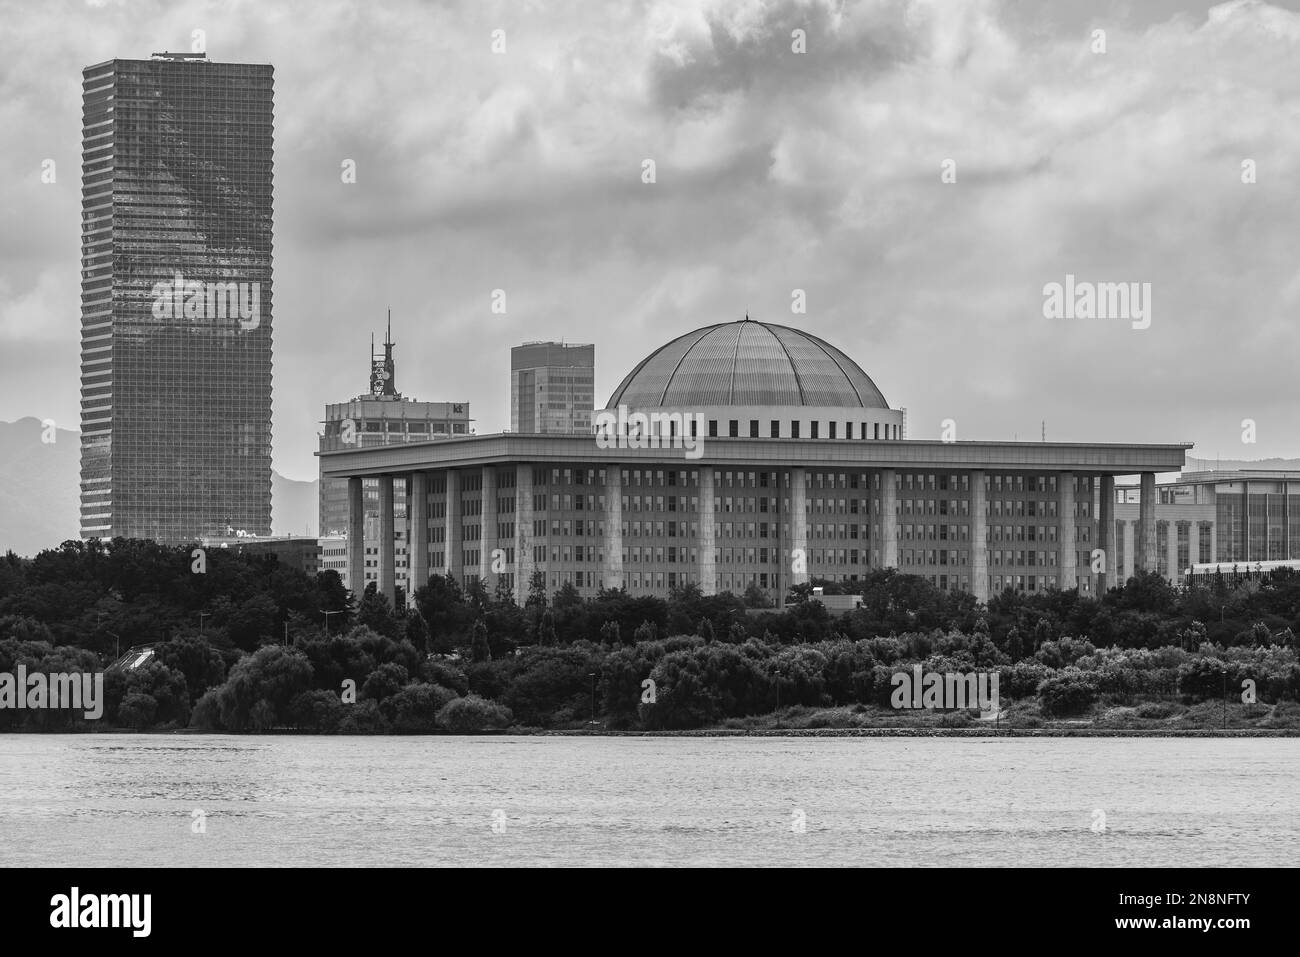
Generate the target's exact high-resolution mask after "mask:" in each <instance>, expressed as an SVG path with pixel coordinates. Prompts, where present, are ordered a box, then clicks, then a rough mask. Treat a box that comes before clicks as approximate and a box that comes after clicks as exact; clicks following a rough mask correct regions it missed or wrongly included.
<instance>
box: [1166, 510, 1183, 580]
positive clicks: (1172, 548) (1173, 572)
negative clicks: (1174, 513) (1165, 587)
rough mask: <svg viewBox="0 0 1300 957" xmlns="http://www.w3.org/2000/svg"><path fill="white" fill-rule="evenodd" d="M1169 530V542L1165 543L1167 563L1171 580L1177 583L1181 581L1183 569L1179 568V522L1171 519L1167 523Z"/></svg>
mask: <svg viewBox="0 0 1300 957" xmlns="http://www.w3.org/2000/svg"><path fill="white" fill-rule="evenodd" d="M1167 526H1168V528H1169V540H1168V541H1167V542H1165V548H1166V549H1167V551H1166V552H1165V554H1166V556H1167V557H1166V561H1167V562H1168V564H1169V580H1170V581H1172V582H1177V581H1179V580H1180V579H1181V575H1182V569H1181V568H1180V567H1179V566H1178V522H1177V521H1175V520H1174V519H1172V518H1171V519H1170V520H1169V521H1168V523H1167Z"/></svg>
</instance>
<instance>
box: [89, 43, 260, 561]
mask: <svg viewBox="0 0 1300 957" xmlns="http://www.w3.org/2000/svg"><path fill="white" fill-rule="evenodd" d="M272 86H273V68H272V67H271V66H269V65H253V64H234V63H213V62H209V61H208V60H207V59H206V58H204V57H202V56H198V57H194V56H188V55H186V56H171V55H159V56H157V57H155V58H154V59H151V60H110V61H108V62H106V63H101V64H98V65H96V66H91V67H87V68H86V69H85V70H84V71H83V84H82V88H83V131H82V157H83V161H82V274H81V314H82V317H81V321H82V364H81V383H82V385H81V393H82V452H81V533H82V536H83V537H109V536H116V535H122V536H129V537H140V538H153V539H157V540H159V541H163V542H186V541H192V540H195V539H197V538H199V537H203V536H209V535H220V534H223V533H226V532H227V531H228V530H240V529H242V530H244V531H246V532H248V533H250V534H257V535H266V534H269V533H270V531H271V330H272V323H271V314H272V303H273V297H272V285H271V259H272V136H273V130H272V125H273V91H272Z"/></svg>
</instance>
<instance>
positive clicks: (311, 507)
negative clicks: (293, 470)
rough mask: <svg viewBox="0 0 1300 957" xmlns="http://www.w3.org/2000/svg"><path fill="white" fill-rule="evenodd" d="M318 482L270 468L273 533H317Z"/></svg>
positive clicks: (309, 534)
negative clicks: (282, 473)
mask: <svg viewBox="0 0 1300 957" xmlns="http://www.w3.org/2000/svg"><path fill="white" fill-rule="evenodd" d="M317 484H318V483H317V482H316V481H315V480H314V479H313V480H312V481H310V482H300V481H298V479H291V478H285V477H284V476H283V475H281V474H280V473H279V472H276V471H272V472H271V533H272V534H273V535H306V536H308V537H309V538H315V537H316V525H317V523H318V522H319V520H320V502H319V500H318V498H317V495H316V486H317Z"/></svg>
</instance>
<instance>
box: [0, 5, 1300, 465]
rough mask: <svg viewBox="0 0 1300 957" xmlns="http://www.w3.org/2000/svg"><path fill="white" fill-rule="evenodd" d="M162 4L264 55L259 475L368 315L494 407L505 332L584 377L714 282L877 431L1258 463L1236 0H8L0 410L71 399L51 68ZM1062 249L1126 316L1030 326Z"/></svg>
mask: <svg viewBox="0 0 1300 957" xmlns="http://www.w3.org/2000/svg"><path fill="white" fill-rule="evenodd" d="M1099 27H1100V28H1103V29H1105V31H1106V39H1107V52H1106V53H1105V54H1096V53H1094V52H1092V50H1091V48H1090V42H1091V31H1092V30H1093V29H1095V28H1099ZM196 28H202V29H204V30H205V31H206V33H207V40H208V49H209V52H210V53H211V55H212V56H213V57H214V58H215V59H221V60H243V61H251V62H271V63H274V64H275V67H276V260H275V266H276V290H275V294H276V295H275V303H276V313H275V337H276V359H277V362H276V380H275V381H276V407H275V416H276V418H275V441H276V466H277V468H278V469H280V470H281V471H282V472H284V473H286V474H289V475H294V476H299V477H306V476H309V475H310V474H312V473H313V472H314V469H315V465H314V462H313V461H312V460H311V458H310V452H311V450H312V449H313V448H314V432H315V428H316V423H318V421H319V419H320V418H321V415H322V406H323V405H324V404H325V403H326V402H335V401H340V400H343V399H346V398H348V397H350V396H352V395H354V394H356V393H357V392H359V391H362V390H363V389H364V388H365V373H366V355H365V350H366V348H367V347H368V344H369V333H370V331H371V330H372V329H376V328H380V326H381V324H382V321H383V316H384V310H385V308H387V307H388V306H392V308H393V310H394V320H395V323H394V325H395V332H396V334H397V338H398V341H399V351H398V356H399V363H400V364H401V377H400V381H401V382H402V384H403V388H404V389H406V390H407V391H408V392H409V393H410V394H413V395H416V396H418V397H420V398H425V399H454V400H468V401H470V402H471V407H472V411H473V412H474V415H475V418H476V419H477V420H478V426H479V429H480V431H488V430H495V429H499V428H501V427H503V426H505V425H506V424H507V423H508V409H507V403H508V395H509V387H508V362H509V359H508V347H509V345H511V344H512V343H514V342H517V341H522V340H524V339H537V338H547V337H556V338H559V337H562V336H563V337H567V338H568V339H570V340H583V341H593V342H595V343H596V344H597V352H596V355H597V391H598V399H599V400H600V401H603V399H604V397H605V396H606V395H607V394H608V393H609V392H610V391H612V389H613V388H614V386H615V385H617V383H618V382H619V380H620V379H621V378H622V376H623V375H624V374H625V373H626V372H627V370H628V369H630V368H631V367H632V365H634V364H635V363H636V362H637V361H638V360H639V359H640V358H642V357H643V356H644V355H645V354H646V353H647V352H649V351H651V350H652V349H654V348H655V347H656V346H658V345H660V344H661V343H662V342H664V341H666V340H668V339H669V338H672V337H673V336H676V335H679V334H681V333H683V332H686V331H688V330H689V329H691V328H693V327H695V326H698V325H704V324H708V323H713V322H722V321H728V320H732V319H737V318H740V317H741V316H743V315H744V313H745V311H746V310H748V311H749V313H750V315H751V316H752V317H754V318H758V319H764V320H769V321H774V322H784V323H787V324H791V325H797V326H801V327H803V328H807V329H809V330H810V331H811V332H813V333H815V334H817V335H819V336H821V337H823V338H825V339H827V340H829V341H831V342H833V343H835V344H836V345H838V346H840V347H841V348H843V349H844V350H845V351H847V352H848V353H849V354H850V355H853V356H854V357H855V358H857V359H858V360H859V361H860V362H861V364H862V365H863V366H864V368H865V369H866V370H867V371H868V373H869V374H871V375H872V376H873V378H874V379H875V380H876V382H877V384H878V385H879V386H880V387H881V389H882V391H883V392H884V393H885V395H886V397H887V398H888V399H889V400H890V401H891V402H893V403H894V404H896V405H905V406H907V407H908V408H909V422H910V423H911V429H912V434H913V435H915V436H923V435H931V434H937V430H938V428H939V425H938V423H939V422H940V421H941V420H942V419H945V418H949V417H952V418H956V419H957V420H958V426H959V435H960V436H961V437H965V438H978V437H1009V436H1011V435H1013V434H1019V435H1020V436H1021V437H1037V435H1038V434H1039V429H1040V422H1041V421H1043V420H1046V421H1047V422H1048V436H1049V438H1060V439H1079V440H1084V439H1090V440H1112V441H1119V440H1149V441H1176V440H1182V439H1191V440H1195V441H1197V443H1198V449H1197V454H1203V455H1210V454H1212V453H1214V452H1220V451H1221V452H1223V454H1224V455H1225V456H1226V455H1235V456H1240V455H1241V454H1249V453H1251V452H1253V451H1254V448H1251V449H1249V450H1246V451H1245V452H1244V453H1243V449H1242V447H1241V446H1240V444H1239V441H1238V438H1239V434H1240V431H1239V428H1237V424H1238V423H1239V422H1240V419H1241V418H1243V417H1247V416H1249V417H1251V418H1255V419H1256V420H1257V421H1258V422H1259V424H1260V442H1259V445H1258V447H1257V448H1258V449H1259V454H1260V455H1264V454H1295V452H1296V449H1295V447H1294V439H1293V438H1292V436H1293V434H1294V429H1293V427H1292V423H1293V422H1294V400H1293V398H1291V394H1292V392H1293V390H1291V391H1288V389H1289V384H1290V383H1291V382H1293V381H1294V373H1293V371H1292V368H1291V366H1292V364H1293V362H1294V357H1295V356H1296V355H1297V354H1300V348H1297V347H1298V346H1300V331H1297V330H1298V329H1300V327H1298V326H1297V324H1296V323H1295V322H1294V321H1293V318H1292V317H1293V315H1294V309H1295V303H1296V301H1297V298H1298V297H1300V294H1298V293H1297V291H1296V290H1297V288H1300V286H1298V283H1300V280H1298V279H1297V273H1296V268H1295V261H1294V253H1293V248H1294V239H1293V235H1294V232H1295V227H1294V224H1295V222H1296V219H1297V213H1300V208H1298V205H1300V200H1298V199H1297V194H1296V191H1295V190H1294V188H1293V184H1294V183H1295V182H1296V181H1297V176H1298V174H1300V168H1297V166H1298V164H1300V148H1298V147H1300V128H1298V127H1297V126H1296V124H1295V123H1294V118H1295V116H1296V113H1297V108H1298V106H1300V75H1297V74H1296V72H1295V70H1294V68H1293V64H1294V63H1295V61H1296V52H1297V49H1296V47H1297V41H1298V40H1300V16H1298V15H1297V14H1296V13H1295V12H1292V11H1289V10H1285V9H1281V8H1279V7H1276V6H1271V5H1268V4H1265V3H1262V2H1258V0H1240V2H1232V3H1226V4H1221V5H1218V6H1212V7H1211V6H1208V5H1200V6H1197V5H1195V4H1192V3H1181V4H1180V3H1174V2H1173V0H1170V2H1162V3H1152V4H1149V5H1148V4H1124V3H1119V2H1115V3H1091V2H1090V3H1079V4H1064V3H1063V4H1052V5H1039V4H1030V3H1023V2H1018V0H1004V2H993V0H972V2H970V3H963V4H952V3H948V2H938V0H880V2H861V3H840V2H831V0H726V2H719V0H705V2H695V0H690V2H687V0H648V2H633V0H622V2H614V3H608V4H590V3H580V2H578V0H567V2H564V0H560V2H536V3H529V4H513V3H505V2H496V3H477V2H476V3H469V2H444V3H435V4H427V3H416V2H414V0H408V2H405V3H395V4H383V5H378V6H377V5H373V4H372V5H361V4H356V5H353V4H345V3H342V2H331V0H325V2H321V3H307V2H301V3H294V4H288V5H275V6H271V5H257V4H248V5H238V6H233V7H227V6H221V5H215V4H212V5H210V4H207V3H179V4H163V3H161V2H155V3H142V4H132V5H127V6H120V5H107V6H103V7H98V6H93V5H92V6H86V7H82V8H63V7H51V8H48V9H47V8H43V7H32V8H29V9H28V10H27V11H25V12H24V14H23V15H22V16H21V17H15V18H12V19H11V21H10V22H8V23H7V24H6V30H5V31H4V33H3V34H0V56H3V58H4V62H5V63H6V66H7V68H6V71H5V72H4V74H3V76H2V77H0V120H2V121H3V122H4V124H5V128H6V130H8V131H11V132H12V133H13V135H12V136H9V137H7V145H6V148H5V150H4V152H3V154H2V155H0V162H2V163H3V167H2V168H3V169H4V171H5V176H3V177H0V208H3V209H5V210H6V211H7V214H8V215H10V216H11V217H13V227H14V228H7V229H5V230H4V231H3V235H2V236H0V354H2V355H3V356H4V357H5V358H4V360H3V361H4V363H6V366H5V367H4V368H0V373H3V372H13V371H15V369H14V365H15V363H16V362H17V360H16V359H14V358H12V357H13V356H14V355H15V354H16V347H17V345H18V344H19V343H21V342H23V341H25V338H30V337H32V336H33V335H37V334H39V335H40V336H46V337H50V342H48V343H47V346H51V345H53V344H54V342H59V343H62V344H63V345H62V348H66V349H67V350H69V352H68V357H67V361H66V362H65V363H63V364H62V365H59V364H56V367H55V368H54V369H52V371H51V373H50V374H49V375H48V376H47V377H46V378H47V388H45V389H44V390H42V392H43V394H42V395H40V396H39V397H38V396H34V395H33V394H32V392H31V390H30V389H29V388H27V386H28V385H30V382H29V380H26V379H21V377H15V376H9V375H0V415H2V416H3V417H5V418H11V419H12V418H17V417H19V416H22V415H36V416H38V417H45V416H47V415H52V416H54V417H57V418H60V419H62V420H66V419H69V418H73V417H74V416H75V414H76V410H77V379H76V368H77V362H76V337H77V335H78V331H77V330H78V317H77V313H76V299H75V296H76V294H77V291H76V288H75V283H76V270H77V256H78V244H79V208H78V207H79V201H80V198H79V182H78V166H79V151H80V144H79V122H80V70H81V68H82V67H84V66H85V65H87V64H90V63H95V62H99V61H102V60H105V59H109V58H111V57H113V56H123V57H144V56H148V54H149V53H151V52H153V51H154V50H160V49H165V48H170V49H178V48H179V49H184V48H187V47H188V40H189V38H190V36H191V32H192V30H194V29H196ZM494 30H503V31H504V33H505V39H506V51H507V52H505V53H504V54H498V53H493V51H492V33H493V31H494ZM795 30H802V31H804V34H805V36H806V52H804V53H796V52H794V50H793V49H792V36H791V34H792V31H795ZM45 157H54V158H56V159H57V160H58V161H59V170H60V175H59V182H58V185H57V186H49V185H43V184H41V183H40V181H39V166H40V162H41V160H42V159H43V158H45ZM645 159H653V160H654V161H655V163H656V170H657V177H656V179H657V181H656V182H655V183H654V184H653V185H648V184H645V183H643V182H642V181H641V171H642V162H643V160H645ZM344 160H353V161H354V162H355V164H356V169H357V182H356V183H355V184H345V183H343V182H342V181H341V177H340V164H341V163H343V161H344ZM946 160H951V161H952V162H953V163H954V164H955V170H956V182H955V183H952V184H945V183H943V182H941V178H940V173H941V169H942V165H943V164H944V162H945V161H946ZM1245 160H1252V161H1253V162H1254V163H1255V164H1256V167H1257V171H1258V174H1257V182H1256V183H1255V184H1253V185H1247V184H1244V183H1243V182H1242V176H1241V170H1242V163H1243V161H1245ZM1066 273H1073V274H1075V275H1076V276H1079V277H1080V278H1085V279H1093V280H1097V281H1137V282H1150V283H1152V286H1153V298H1154V315H1153V321H1152V325H1151V328H1150V329H1148V330H1145V331H1141V332H1138V331H1134V330H1132V329H1130V328H1129V327H1128V325H1127V323H1122V322H1105V321H1100V320H1093V321H1074V322H1067V321H1055V322H1053V321H1049V320H1046V319H1044V318H1043V315H1042V289H1043V286H1044V284H1046V283H1049V282H1053V281H1061V280H1062V279H1063V278H1064V276H1065V274H1066ZM68 284H71V288H70V289H65V288H64V286H65V285H68ZM498 288H500V289H504V290H506V292H507V294H508V297H509V299H508V301H509V307H508V312H507V314H506V315H504V316H496V315H493V314H491V313H490V312H489V308H488V307H489V302H490V298H489V297H490V295H491V292H492V290H494V289H498ZM795 288H800V289H804V290H805V291H806V293H807V301H808V306H809V311H808V313H807V315H792V314H791V313H790V301H791V290H792V289H795ZM29 316H30V319H29V318H27V317H29ZM56 329H57V330H59V331H58V332H57V334H56V333H55V332H54V331H53V330H56ZM37 330H39V333H38V332H37ZM1228 355H1231V360H1230V361H1229V362H1227V363H1225V356H1228ZM1246 370H1249V373H1247V372H1246ZM20 379H21V384H20ZM51 404H53V405H55V406H57V408H56V409H54V410H53V411H50V410H49V408H48V407H49V406H50V405H51Z"/></svg>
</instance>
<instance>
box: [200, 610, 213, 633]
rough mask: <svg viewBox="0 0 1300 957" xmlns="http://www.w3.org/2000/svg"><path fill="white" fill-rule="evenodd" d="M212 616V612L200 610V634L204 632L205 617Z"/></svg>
mask: <svg viewBox="0 0 1300 957" xmlns="http://www.w3.org/2000/svg"><path fill="white" fill-rule="evenodd" d="M211 617H212V613H211V612H209V611H201V612H199V634H200V635H201V634H203V619H204V618H211Z"/></svg>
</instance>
